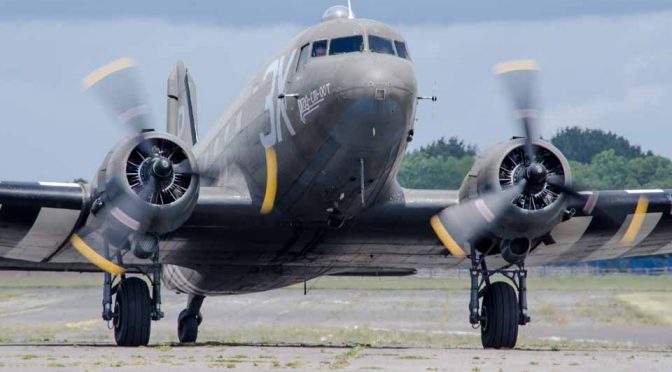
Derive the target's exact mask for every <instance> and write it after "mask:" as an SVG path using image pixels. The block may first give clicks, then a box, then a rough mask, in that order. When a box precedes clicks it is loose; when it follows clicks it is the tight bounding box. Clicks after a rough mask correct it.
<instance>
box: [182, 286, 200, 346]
mask: <svg viewBox="0 0 672 372" xmlns="http://www.w3.org/2000/svg"><path fill="white" fill-rule="evenodd" d="M204 299H205V297H204V296H198V295H189V300H188V301H187V308H186V309H184V310H182V312H180V316H179V317H178V318H177V337H178V339H179V340H180V342H181V343H189V342H196V338H198V326H199V325H201V322H202V321H203V316H202V315H201V305H203V300H204Z"/></svg>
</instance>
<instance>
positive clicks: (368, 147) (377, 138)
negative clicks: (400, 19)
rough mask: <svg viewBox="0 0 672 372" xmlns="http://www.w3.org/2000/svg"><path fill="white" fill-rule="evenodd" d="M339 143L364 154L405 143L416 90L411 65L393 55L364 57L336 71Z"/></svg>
mask: <svg viewBox="0 0 672 372" xmlns="http://www.w3.org/2000/svg"><path fill="white" fill-rule="evenodd" d="M336 80H337V83H336V86H335V92H336V93H337V97H338V98H337V102H338V103H337V104H336V105H337V107H338V115H337V117H336V118H335V119H336V121H335V124H336V125H335V129H336V130H335V132H334V133H333V135H334V137H335V138H336V139H337V141H339V142H341V143H343V144H346V143H347V146H348V148H350V149H352V150H353V151H354V152H361V155H368V156H371V155H372V154H378V153H380V154H383V153H387V152H388V151H390V149H392V148H395V147H398V146H399V145H400V143H402V141H405V138H406V136H407V131H408V129H409V126H410V125H411V122H412V120H413V119H412V118H413V114H414V108H415V101H416V96H417V88H416V81H415V74H414V72H413V67H412V65H411V64H410V63H409V62H408V61H406V60H403V59H401V58H397V57H392V56H384V55H381V56H371V55H369V56H365V57H364V58H353V59H352V60H351V61H349V63H347V64H345V63H344V64H342V66H341V67H340V68H339V71H338V72H337V79H336Z"/></svg>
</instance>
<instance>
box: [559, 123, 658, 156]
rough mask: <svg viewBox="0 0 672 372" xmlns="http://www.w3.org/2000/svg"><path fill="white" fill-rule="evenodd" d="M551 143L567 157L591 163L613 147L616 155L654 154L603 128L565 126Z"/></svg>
mask: <svg viewBox="0 0 672 372" xmlns="http://www.w3.org/2000/svg"><path fill="white" fill-rule="evenodd" d="M551 143H553V144H554V145H555V146H556V147H558V149H560V151H562V153H563V154H564V155H565V156H566V157H567V159H569V160H574V161H578V162H581V163H590V162H591V161H592V160H593V157H594V156H595V155H597V154H599V153H601V152H603V151H606V150H609V149H613V150H614V154H615V155H616V156H622V157H625V158H627V159H633V158H637V157H642V156H645V155H646V156H649V155H653V154H652V153H651V151H649V152H647V153H644V152H643V151H642V148H641V147H640V146H636V145H631V144H630V141H628V140H627V139H625V138H624V137H622V136H619V135H616V134H614V133H612V132H605V131H603V130H601V129H583V128H579V127H567V128H563V129H560V130H559V131H558V132H557V133H556V134H555V135H554V136H553V137H552V138H551Z"/></svg>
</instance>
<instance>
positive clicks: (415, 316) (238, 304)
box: [0, 276, 672, 372]
mask: <svg viewBox="0 0 672 372" xmlns="http://www.w3.org/2000/svg"><path fill="white" fill-rule="evenodd" d="M86 280H89V281H93V282H85V283H84V285H80V284H81V283H80V284H75V285H66V286H64V287H59V288H50V287H39V288H5V289H1V290H0V371H1V370H3V369H4V370H12V371H22V370H26V371H28V370H30V371H33V370H49V371H56V370H77V371H107V370H114V371H120V370H128V371H162V372H163V371H169V370H176V371H177V370H179V371H184V370H190V371H200V370H213V369H215V370H216V369H235V370H242V371H247V370H253V371H264V370H306V371H313V370H348V371H360V370H390V371H432V370H438V371H442V370H445V371H454V370H457V371H463V370H464V371H491V370H492V371H499V370H503V371H523V370H525V371H554V370H557V371H565V370H591V371H595V370H604V371H633V370H646V371H651V370H652V371H656V370H660V371H669V370H672V332H671V331H672V320H670V319H669V318H667V317H657V316H654V315H655V314H654V315H648V313H646V312H645V311H640V310H638V309H637V308H635V307H633V306H634V305H632V304H631V302H632V303H635V304H638V303H639V302H642V303H643V304H644V305H645V306H646V307H647V308H651V309H653V310H656V309H657V308H656V306H658V307H660V306H663V307H666V306H667V303H658V302H655V301H654V302H651V301H650V299H649V298H648V297H646V298H644V297H642V298H640V297H641V296H644V295H646V294H642V293H626V294H623V293H620V292H614V291H585V290H583V291H555V290H538V291H531V292H530V296H529V297H530V298H529V302H530V309H531V316H532V318H533V322H532V323H531V324H530V325H528V326H525V327H521V329H520V337H519V344H518V345H519V348H518V349H517V350H487V351H486V350H482V349H481V348H480V347H479V346H480V345H479V344H480V340H479V335H480V330H478V329H476V330H474V329H472V328H471V326H470V325H469V324H468V322H467V301H468V293H467V292H466V291H463V290H448V291H446V290H433V289H424V290H417V289H413V290H410V289H399V290H389V289H387V290H380V289H310V287H309V289H310V290H309V291H308V295H307V296H304V295H303V290H302V288H287V289H280V290H276V291H269V292H264V293H256V294H249V295H240V296H229V297H215V298H207V299H206V302H205V304H204V307H203V315H204V318H205V320H204V322H203V324H202V325H201V327H200V329H199V343H198V344H196V345H188V346H179V345H177V344H176V342H177V337H176V330H175V328H176V318H177V315H178V314H179V312H180V310H182V309H183V307H184V305H185V301H186V296H184V295H176V294H171V293H168V292H167V291H166V292H164V307H163V309H164V311H165V313H166V317H165V318H164V319H163V320H162V321H160V322H153V323H152V327H153V328H152V338H151V341H150V346H149V347H144V348H117V347H114V346H113V343H114V339H113V335H112V332H111V331H110V330H108V328H107V324H106V323H105V322H103V321H102V320H100V317H99V314H100V311H101V306H100V301H101V297H100V296H101V289H100V288H98V287H97V286H98V284H97V283H98V282H99V281H100V278H99V277H97V276H96V277H91V278H90V279H86ZM653 295H654V297H652V298H654V300H655V299H657V298H658V297H660V296H662V297H663V298H670V296H669V294H668V293H663V294H653ZM632 296H640V297H632ZM635 300H636V301H635ZM647 301H649V302H647ZM656 311H657V310H656ZM668 313H669V311H668ZM357 345H365V346H357Z"/></svg>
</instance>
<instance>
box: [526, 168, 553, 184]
mask: <svg viewBox="0 0 672 372" xmlns="http://www.w3.org/2000/svg"><path fill="white" fill-rule="evenodd" d="M547 175H548V171H547V170H546V167H544V165H543V164H541V163H532V164H531V165H530V166H529V167H527V170H526V171H525V178H526V179H527V181H528V182H529V183H532V184H535V185H539V184H543V183H544V182H546V176H547Z"/></svg>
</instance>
